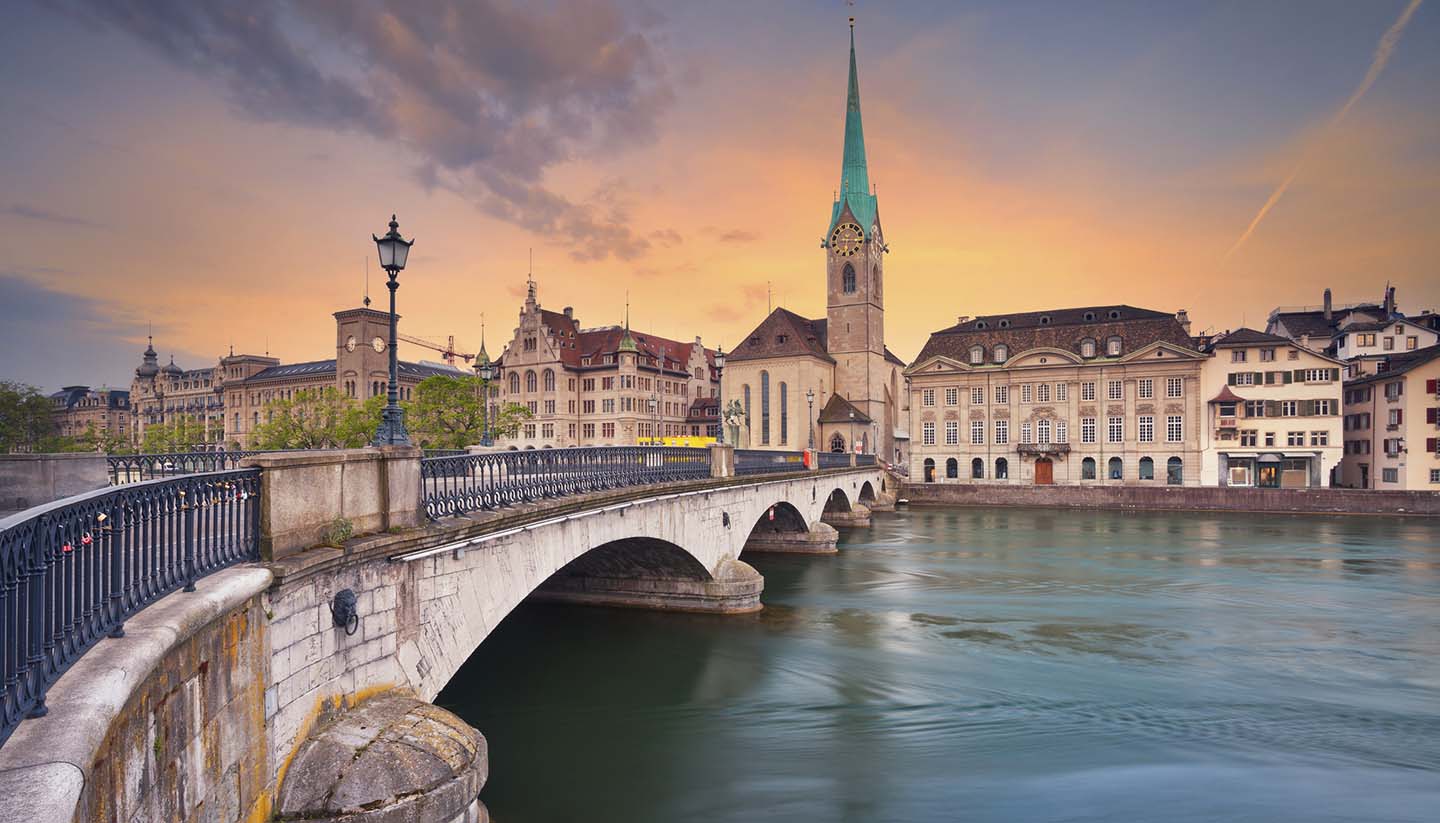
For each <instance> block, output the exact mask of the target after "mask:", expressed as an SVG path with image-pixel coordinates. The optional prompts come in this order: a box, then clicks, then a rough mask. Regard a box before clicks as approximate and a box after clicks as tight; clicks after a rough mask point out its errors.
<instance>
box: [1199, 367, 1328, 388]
mask: <svg viewBox="0 0 1440 823" xmlns="http://www.w3.org/2000/svg"><path fill="white" fill-rule="evenodd" d="M1339 379H1340V370H1339V369H1286V370H1284V371H1263V372H1262V371H1232V372H1230V373H1229V374H1227V375H1226V376H1225V382H1226V383H1228V384H1229V385H1231V386H1288V385H1290V384H1291V383H1334V382H1336V381H1337V380H1339Z"/></svg>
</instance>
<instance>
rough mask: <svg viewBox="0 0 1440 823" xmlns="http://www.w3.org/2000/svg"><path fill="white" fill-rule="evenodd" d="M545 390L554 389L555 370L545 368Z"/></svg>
mask: <svg viewBox="0 0 1440 823" xmlns="http://www.w3.org/2000/svg"><path fill="white" fill-rule="evenodd" d="M544 386H545V391H555V372H553V371H551V370H549V369H546V370H545V377H544Z"/></svg>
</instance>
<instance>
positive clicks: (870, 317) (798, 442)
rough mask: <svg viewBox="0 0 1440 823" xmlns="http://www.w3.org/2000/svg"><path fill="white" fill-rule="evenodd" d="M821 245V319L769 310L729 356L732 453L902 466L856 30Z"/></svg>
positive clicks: (901, 419) (898, 373) (900, 419)
mask: <svg viewBox="0 0 1440 823" xmlns="http://www.w3.org/2000/svg"><path fill="white" fill-rule="evenodd" d="M821 246H822V248H824V249H825V293H826V314H825V317H823V318H816V319H810V318H805V317H802V316H800V315H798V314H796V313H794V312H792V311H789V310H788V309H784V308H778V309H775V310H774V311H772V312H771V313H770V315H769V316H768V317H766V318H765V319H764V320H763V321H762V322H761V323H760V325H759V326H757V327H756V328H755V330H754V331H752V332H751V333H750V334H749V335H747V336H746V337H745V339H744V340H742V341H740V342H739V343H738V344H737V345H736V346H735V349H734V351H733V352H731V353H730V355H729V357H728V358H727V363H726V367H725V373H724V377H723V382H724V387H723V388H724V397H723V402H724V404H725V405H726V406H727V407H728V406H730V404H731V401H738V402H739V403H740V405H741V408H742V422H741V425H740V427H739V430H738V442H737V443H736V444H735V445H737V446H738V447H740V448H755V449H782V450H798V449H804V448H807V447H810V446H811V445H812V444H813V446H814V447H815V448H817V449H821V450H826V451H839V452H844V451H858V452H861V453H864V454H876V455H878V456H879V457H880V458H881V459H882V460H886V461H890V462H896V463H903V462H904V454H905V450H906V448H907V443H906V441H907V440H908V434H907V433H906V430H905V426H906V417H907V413H906V410H905V403H906V401H905V398H906V396H907V393H906V392H905V391H903V389H902V383H903V379H904V378H903V376H902V372H903V371H904V369H905V363H904V362H903V361H901V360H900V358H898V357H896V356H895V355H894V354H893V353H892V352H891V351H890V350H889V349H887V348H886V347H885V290H884V289H885V260H884V256H885V254H886V252H887V251H889V249H888V248H887V247H886V245H885V234H884V231H883V229H882V228H881V224H880V209H879V205H878V201H877V198H876V196H875V193H874V191H873V189H871V187H870V178H869V170H868V168H867V166H866V162H865V131H864V128H863V127H862V124H861V119H860V81H859V77H858V74H857V72H856V68H855V29H854V23H853V22H852V23H851V29H850V81H849V89H848V94H847V96H846V105H845V147H844V155H843V160H842V163H841V172H840V191H839V196H838V198H837V199H836V201H835V202H834V203H833V204H832V206H831V209H830V221H829V226H828V228H827V229H826V232H825V238H824V239H823V240H822V241H821ZM812 394H813V398H814V400H813V401H812V400H811V399H810V398H811V396H812Z"/></svg>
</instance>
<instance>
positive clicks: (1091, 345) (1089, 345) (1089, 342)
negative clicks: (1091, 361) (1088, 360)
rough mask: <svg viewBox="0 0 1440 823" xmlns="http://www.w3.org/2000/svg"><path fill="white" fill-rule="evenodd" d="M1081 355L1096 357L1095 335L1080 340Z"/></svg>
mask: <svg viewBox="0 0 1440 823" xmlns="http://www.w3.org/2000/svg"><path fill="white" fill-rule="evenodd" d="M1080 356H1081V357H1094V356H1095V338H1093V337H1087V338H1085V339H1084V340H1081V341H1080Z"/></svg>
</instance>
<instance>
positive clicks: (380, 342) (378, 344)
mask: <svg viewBox="0 0 1440 823" xmlns="http://www.w3.org/2000/svg"><path fill="white" fill-rule="evenodd" d="M370 345H371V346H374V347H375V351H378V352H383V351H385V338H383V337H377V338H375V339H374V340H371V341H370Z"/></svg>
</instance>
